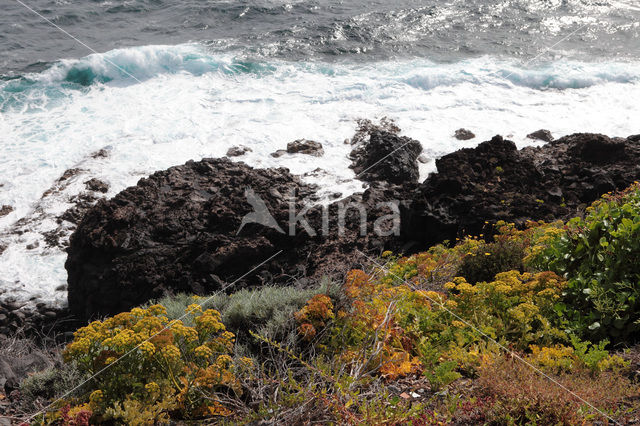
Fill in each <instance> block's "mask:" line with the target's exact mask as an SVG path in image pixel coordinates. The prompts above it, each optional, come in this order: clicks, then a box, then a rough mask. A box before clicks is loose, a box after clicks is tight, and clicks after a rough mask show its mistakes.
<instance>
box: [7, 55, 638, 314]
mask: <svg viewBox="0 0 640 426" xmlns="http://www.w3.org/2000/svg"><path fill="white" fill-rule="evenodd" d="M111 62H113V63H115V64H117V65H118V66H119V67H122V68H123V69H125V70H126V71H127V72H128V73H131V74H133V75H134V76H135V77H136V78H138V79H139V80H141V81H142V82H141V83H137V82H136V81H135V80H134V79H132V78H131V77H130V76H128V75H127V74H126V73H123V72H122V71H121V70H118V69H117V68H115V67H113V65H112V64H111ZM638 65H639V64H638V63H624V62H619V63H601V64H586V63H575V62H556V63H553V64H547V65H543V66H538V67H533V66H532V67H531V68H528V69H524V68H521V67H519V66H517V64H515V63H513V62H508V61H505V60H495V59H492V58H486V57H485V58H477V59H473V60H467V61H464V62H459V63H455V64H435V63H433V62H430V61H427V60H413V61H403V62H393V63H391V62H378V63H368V64H326V63H288V62H284V61H280V62H277V61H274V62H271V63H268V64H266V63H250V62H246V61H245V62H242V61H237V60H235V59H234V57H233V56H232V55H216V56H214V55H209V54H208V53H207V52H206V51H205V50H204V48H202V47H201V46H198V45H180V46H146V47H141V48H131V49H120V50H116V51H111V52H107V53H105V54H103V55H91V56H89V57H87V58H84V59H80V60H76V61H62V62H60V63H58V64H56V65H54V66H53V67H52V68H51V69H49V70H47V71H45V72H43V73H41V74H37V75H30V76H28V78H26V79H21V80H12V81H5V82H0V111H1V112H2V113H1V115H0V148H1V150H0V184H1V185H3V186H2V187H1V189H0V205H2V204H8V205H11V206H13V207H14V208H15V210H14V211H13V212H12V213H10V214H9V215H8V216H6V217H4V218H0V240H2V241H3V242H5V243H8V248H7V250H6V251H5V252H4V254H2V255H0V287H1V288H2V289H3V290H4V291H5V293H4V295H2V296H0V297H16V298H19V299H28V298H30V297H32V296H34V295H35V296H37V297H38V298H39V299H40V300H45V301H49V302H52V303H56V304H61V303H64V300H65V297H66V295H65V292H64V291H60V290H57V291H56V290H55V289H56V288H57V287H59V286H60V285H61V284H64V282H65V280H66V272H65V270H64V268H63V264H64V260H65V255H64V253H63V252H62V251H61V250H59V249H52V248H46V245H45V244H44V243H43V242H42V241H41V240H42V232H44V231H47V230H50V229H52V228H53V227H55V226H57V225H56V224H55V223H53V221H52V219H51V218H52V217H53V216H55V215H56V214H59V213H60V212H62V211H64V210H65V208H67V207H69V206H70V204H69V200H68V199H69V197H70V196H72V195H75V194H77V193H78V192H80V191H82V190H83V187H84V185H83V181H84V180H87V179H89V178H90V177H97V178H99V179H102V180H104V181H106V182H108V183H109V184H110V185H111V188H110V191H109V193H108V195H109V196H112V195H114V194H116V193H117V192H118V191H120V190H122V189H123V188H125V187H126V186H129V185H133V184H135V183H136V181H137V180H138V179H139V178H140V177H143V176H146V175H148V174H150V173H152V172H153V171H156V170H159V169H164V168H167V167H169V166H172V165H177V164H181V163H184V162H185V161H187V160H189V159H199V158H202V157H220V156H223V155H224V154H225V153H226V151H227V149H228V148H229V147H231V146H234V145H245V146H248V147H250V148H251V149H252V150H253V151H252V152H250V153H248V154H247V155H245V156H243V157H240V158H239V160H242V161H245V162H247V163H248V164H249V165H251V166H255V167H274V166H284V167H288V168H289V169H291V171H292V172H293V173H299V174H303V173H308V172H311V171H313V170H315V169H316V168H321V169H324V170H326V171H327V172H326V173H316V174H314V175H313V176H311V177H309V178H308V180H310V181H313V182H315V183H319V184H321V185H322V186H323V190H324V191H326V192H327V193H329V192H336V191H338V192H342V193H343V194H345V195H346V194H349V193H352V192H354V191H357V190H360V189H362V184H361V183H360V182H358V181H356V180H354V179H353V178H354V175H353V172H352V171H351V170H350V169H349V168H348V165H349V161H348V159H347V154H348V152H349V151H350V147H349V146H348V145H345V144H344V143H343V141H344V140H345V138H348V137H350V136H351V135H352V134H353V132H354V128H355V123H354V120H355V119H356V118H360V117H364V118H376V117H378V118H379V117H382V116H389V117H391V118H394V119H396V120H397V123H398V124H399V126H400V127H401V128H402V129H403V133H404V134H405V135H407V136H411V137H413V138H416V139H418V140H419V141H421V142H422V144H423V148H424V151H425V154H426V155H427V156H428V157H430V158H432V159H434V158H436V157H438V156H441V155H443V154H445V153H448V152H452V151H454V150H456V149H459V148H462V147H471V146H475V145H476V144H477V143H479V142H480V141H483V140H487V139H488V138H490V137H491V136H493V135H495V134H497V133H499V134H502V135H504V136H508V137H509V138H511V139H512V140H514V141H515V142H516V143H517V144H518V145H519V146H524V145H528V144H534V143H535V142H532V141H531V140H527V139H526V138H525V135H526V134H527V133H529V132H531V131H534V130H537V129H540V128H547V129H549V130H551V131H552V132H553V134H554V135H555V136H557V137H559V136H562V135H565V134H569V133H573V132H576V131H581V132H601V133H605V134H608V135H611V136H627V135H629V134H633V133H640V122H639V121H638V119H637V117H638V116H640V114H639V110H640V107H639V106H638V102H637V99H640V82H639V81H638V80H639V77H640V67H638ZM78 75H80V76H81V78H80V79H79V80H78V79H77V77H78ZM85 77H86V78H89V80H87V79H86V78H85ZM79 83H83V84H89V83H92V84H89V85H87V86H83V85H81V84H79ZM459 127H465V128H468V129H470V130H472V131H473V132H474V133H476V135H477V138H476V139H473V140H470V141H458V140H456V139H454V138H453V136H452V135H453V133H454V131H455V130H456V129H457V128H459ZM302 137H304V138H308V139H314V140H317V141H319V142H321V143H322V144H323V145H324V146H325V152H326V154H325V156H324V157H322V158H316V157H309V156H304V155H285V156H283V157H280V158H273V157H271V156H270V155H269V154H270V153H271V152H274V151H275V150H277V149H281V148H283V147H285V146H286V144H287V142H289V141H292V140H295V139H298V138H302ZM104 147H108V150H109V152H110V155H109V157H108V158H106V159H92V158H90V153H92V152H94V151H96V150H98V149H101V148H104ZM72 167H79V168H81V169H84V170H86V171H85V172H83V173H82V174H81V175H80V176H78V177H76V178H74V179H72V181H71V184H70V185H69V187H67V188H66V189H64V190H63V191H62V192H60V193H59V194H57V195H53V196H51V197H47V198H46V199H45V200H40V198H41V195H42V194H43V192H44V191H45V190H47V189H48V188H50V187H51V185H52V184H53V183H54V182H55V180H56V179H57V178H58V177H59V176H60V175H61V174H62V173H63V172H64V171H65V170H66V169H69V168H72ZM433 170H434V162H433V161H431V162H430V163H428V164H425V165H421V174H422V178H425V177H426V175H427V173H428V172H431V171H433ZM38 215H39V216H38ZM35 216H38V217H39V218H40V219H38V220H36V222H35V223H34V224H33V226H32V230H33V232H29V233H26V234H23V235H6V234H5V235H2V234H3V233H6V232H7V231H8V230H9V229H10V227H11V226H12V224H13V223H15V221H16V220H18V219H20V218H23V217H35ZM37 240H39V241H40V246H39V247H38V248H36V249H32V250H27V249H26V245H28V244H30V243H32V242H34V241H37ZM0 291H2V290H0Z"/></svg>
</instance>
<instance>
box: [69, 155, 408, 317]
mask: <svg viewBox="0 0 640 426" xmlns="http://www.w3.org/2000/svg"><path fill="white" fill-rule="evenodd" d="M314 193H315V188H314V187H313V186H310V185H306V184H304V183H302V182H301V181H300V180H299V178H298V177H295V176H293V175H291V174H290V173H289V172H288V170H286V169H252V168H251V167H249V166H247V165H246V164H244V163H235V162H232V161H230V160H228V159H204V160H202V161H198V162H194V161H190V162H188V163H186V164H185V165H182V166H176V167H172V168H170V169H168V170H164V171H160V172H157V173H154V174H153V175H151V176H150V177H149V178H146V179H141V180H140V181H139V182H138V184H137V185H136V186H134V187H130V188H128V189H126V190H124V191H122V192H121V193H119V194H118V195H117V196H116V197H114V198H113V199H111V200H109V201H100V202H98V204H97V205H96V206H95V207H94V208H93V209H92V210H91V211H89V212H88V213H87V214H86V215H85V217H84V218H83V220H82V222H81V223H80V224H79V225H78V228H77V230H76V232H75V233H74V234H73V236H72V238H71V241H70V247H69V249H68V259H67V262H66V265H65V267H66V269H67V271H68V284H69V287H68V292H69V296H68V297H69V309H70V311H71V312H72V314H74V315H75V316H76V317H77V318H79V319H83V320H85V319H89V318H92V317H97V316H100V315H108V314H114V313H117V312H121V311H124V310H127V309H130V308H131V307H133V306H136V305H138V304H141V303H144V302H146V301H148V300H149V299H151V298H156V297H161V296H163V295H166V294H176V293H179V292H189V293H196V294H208V293H211V292H212V291H215V290H219V289H221V288H222V287H224V286H225V284H226V283H234V282H235V280H239V281H238V282H235V283H234V285H233V290H237V289H238V288H241V287H243V286H249V285H260V284H266V283H273V282H278V283H284V282H287V281H288V280H290V278H291V277H296V276H297V277H300V276H309V275H312V274H314V273H315V272H317V271H321V272H322V273H326V272H330V271H328V269H331V268H337V267H338V266H339V265H340V264H341V262H345V259H348V257H349V254H352V253H353V252H354V250H355V248H360V249H362V250H368V249H369V248H370V247H376V248H377V250H378V251H379V250H381V249H382V247H383V246H384V242H385V241H386V239H388V238H389V237H382V238H379V239H378V238H377V237H376V236H375V234H373V229H372V226H373V225H374V219H375V218H374V217H371V218H368V219H369V221H368V222H367V221H365V222H364V225H365V233H364V234H365V235H364V236H360V235H359V231H360V228H359V226H360V223H361V222H360V219H359V218H360V216H359V214H360V212H359V211H358V209H356V208H350V209H347V208H344V209H343V214H342V216H343V217H344V222H345V223H346V225H345V227H344V228H343V231H344V232H342V233H339V232H338V230H337V222H338V219H337V218H339V217H340V213H339V212H338V210H339V209H340V208H341V207H340V206H341V205H342V206H347V205H348V203H350V202H359V203H360V204H359V205H361V206H365V210H367V211H369V210H371V211H373V210H374V209H375V208H376V204H377V203H378V202H379V200H384V199H385V197H388V198H390V197H393V196H395V194H396V193H395V192H394V191H389V190H386V189H385V188H384V187H383V186H381V187H380V188H378V187H376V188H375V189H372V190H370V191H368V192H367V193H365V194H361V195H356V196H354V197H351V198H348V199H346V200H342V201H340V202H336V203H334V204H333V205H332V206H331V207H330V208H329V209H328V210H327V214H326V216H327V217H329V218H331V220H330V223H329V222H326V225H325V222H323V216H324V215H323V210H322V208H321V207H316V208H314V209H310V210H305V205H306V203H307V202H308V201H309V200H312V199H313V197H314ZM372 193H375V196H372V195H371V194H372ZM294 194H295V197H294V198H292V197H291V196H292V195H294ZM291 200H293V201H291ZM383 210H384V209H382V210H381V211H380V216H384V215H386V214H388V213H387V212H385V211H383ZM292 216H293V217H292ZM297 216H299V218H298V219H296V217H297ZM323 225H324V226H323ZM325 228H326V229H325ZM280 251H282V252H281V253H280V254H278V255H277V256H275V257H274V258H273V259H272V260H270V261H268V262H267V263H266V264H264V265H261V263H262V262H264V261H266V260H268V259H269V258H270V257H271V256H273V255H275V254H277V253H278V252H280ZM254 267H257V269H256V270H255V271H252V268H254ZM247 273H248V274H247ZM245 274H247V275H246V276H245Z"/></svg>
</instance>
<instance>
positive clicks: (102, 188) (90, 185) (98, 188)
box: [84, 178, 109, 193]
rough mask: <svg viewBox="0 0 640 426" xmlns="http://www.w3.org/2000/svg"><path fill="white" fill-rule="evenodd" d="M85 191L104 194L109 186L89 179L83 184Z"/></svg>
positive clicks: (98, 180)
mask: <svg viewBox="0 0 640 426" xmlns="http://www.w3.org/2000/svg"><path fill="white" fill-rule="evenodd" d="M84 185H85V186H86V188H87V189H89V190H91V191H95V192H102V193H105V192H107V191H109V184H108V183H106V182H104V181H101V180H100V179H96V178H91V179H89V180H88V181H86V182H85V183H84Z"/></svg>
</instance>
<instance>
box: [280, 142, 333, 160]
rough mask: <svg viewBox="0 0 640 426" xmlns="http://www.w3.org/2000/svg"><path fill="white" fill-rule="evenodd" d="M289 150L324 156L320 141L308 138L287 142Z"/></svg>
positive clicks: (290, 151)
mask: <svg viewBox="0 0 640 426" xmlns="http://www.w3.org/2000/svg"><path fill="white" fill-rule="evenodd" d="M287 152H288V153H289V154H307V155H313V156H314V157H322V156H323V155H324V149H322V144H321V143H320V142H315V141H310V140H307V139H298V140H296V141H293V142H289V143H288V144H287Z"/></svg>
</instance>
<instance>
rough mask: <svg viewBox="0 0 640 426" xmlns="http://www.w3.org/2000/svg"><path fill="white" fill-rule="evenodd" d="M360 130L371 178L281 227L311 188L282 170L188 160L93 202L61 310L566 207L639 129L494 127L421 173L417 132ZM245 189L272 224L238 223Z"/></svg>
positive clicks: (579, 204) (474, 229)
mask: <svg viewBox="0 0 640 426" xmlns="http://www.w3.org/2000/svg"><path fill="white" fill-rule="evenodd" d="M361 139H362V140H361V141H359V144H357V146H356V147H355V149H354V151H353V152H352V160H353V168H354V170H355V171H356V173H359V174H360V175H359V176H358V177H359V178H360V179H362V180H365V181H367V182H368V183H369V188H368V189H367V190H366V191H364V193H362V194H355V195H353V196H351V197H347V198H345V199H341V200H338V201H335V202H333V203H330V204H329V206H328V207H326V208H322V207H321V206H319V205H315V206H313V207H310V208H308V210H306V212H305V214H304V223H303V221H298V222H296V223H294V227H293V228H292V230H293V231H295V232H293V233H292V235H289V234H290V233H289V232H287V231H288V230H289V229H287V226H286V224H287V221H289V220H290V219H291V216H290V214H291V210H293V211H294V212H296V214H297V213H299V212H301V211H305V209H306V207H305V206H308V205H309V204H313V203H314V202H315V201H317V197H316V196H315V189H316V188H314V187H313V186H311V185H307V184H304V183H303V182H302V181H301V180H300V178H299V177H297V176H294V175H291V174H290V173H289V172H288V170H286V169H252V168H251V167H249V166H247V165H245V164H244V163H241V162H232V161H230V160H228V159H204V160H201V161H197V162H196V161H190V162H188V163H186V164H185V165H183V166H176V167H172V168H170V169H168V170H165V171H161V172H157V173H154V174H153V175H151V176H150V177H149V178H146V179H142V180H140V182H139V183H138V185H136V186H134V187H130V188H128V189H126V190H124V191H122V192H121V193H120V194H118V195H117V196H116V197H114V198H113V199H111V200H101V201H99V202H98V203H97V204H96V206H95V207H94V208H92V209H91V210H90V211H89V212H88V213H87V214H86V215H85V216H84V218H83V220H82V221H81V222H80V223H79V225H78V228H77V230H76V232H75V233H74V234H73V236H72V237H71V241H70V246H69V248H68V260H67V262H66V269H67V271H68V275H69V308H70V311H71V313H72V314H73V315H74V316H76V317H77V318H79V319H81V320H83V321H86V320H89V319H90V318H92V317H95V316H97V315H107V314H114V313H117V312H120V311H123V310H126V309H129V308H131V307H133V306H135V305H137V304H140V303H143V302H145V301H147V300H149V299H151V298H157V297H160V296H163V295H166V294H175V293H178V292H191V293H196V294H207V293H211V292H212V291H216V290H218V289H220V288H222V287H223V285H225V283H230V282H233V281H234V280H237V279H238V278H241V279H240V280H239V282H237V283H235V284H234V289H236V290H237V289H238V288H242V287H248V286H256V285H264V284H267V283H268V284H276V285H277V284H284V283H285V282H289V281H290V280H291V279H292V277H295V278H297V279H300V278H302V279H303V281H302V282H304V279H314V278H317V277H318V276H319V275H322V274H327V273H332V272H338V271H340V270H345V269H348V268H349V267H350V266H353V264H354V263H355V264H357V262H358V260H356V259H355V256H354V254H355V253H356V249H357V250H361V251H363V252H364V253H370V254H379V253H380V252H381V251H383V250H386V249H392V250H395V251H404V252H409V251H417V250H420V249H424V248H426V247H428V246H429V245H431V244H434V243H437V242H441V241H444V240H450V241H452V240H454V239H455V238H456V237H458V236H461V235H466V234H475V235H477V234H484V235H485V236H486V237H490V235H491V232H492V230H491V224H492V223H495V221H498V220H506V221H513V222H516V223H517V224H520V225H522V224H524V222H525V221H526V220H547V221H550V220H555V219H563V218H567V217H569V216H572V215H576V214H577V213H579V212H580V211H581V209H583V208H584V207H585V206H586V205H587V204H588V203H590V202H592V201H594V200H595V199H596V198H598V197H599V196H600V195H602V194H604V193H606V192H609V191H614V190H620V189H623V188H625V187H627V186H628V185H630V184H631V183H632V182H634V181H635V180H637V179H638V178H639V177H640V143H638V137H637V136H632V137H629V138H609V137H607V136H604V135H598V134H574V135H570V136H567V137H563V138H560V139H558V140H555V141H552V142H550V143H548V144H546V145H544V146H543V147H540V148H525V149H521V150H518V149H517V148H516V146H515V144H514V143H513V142H511V141H508V140H505V139H504V138H502V137H500V136H496V137H494V138H493V139H491V140H490V141H487V142H483V143H481V144H480V145H479V146H478V147H476V148H472V149H463V150H460V151H457V152H454V153H452V154H449V155H446V156H444V157H442V158H440V159H438V160H437V161H436V165H437V169H438V172H437V173H433V174H431V175H430V176H429V177H428V178H427V179H426V180H425V181H424V182H422V183H420V182H418V174H417V167H418V163H417V162H418V160H417V158H418V156H419V155H420V151H421V148H420V144H419V142H418V141H414V140H411V139H409V138H404V137H400V136H398V135H397V134H396V133H394V132H393V131H388V130H385V129H381V128H372V129H370V131H369V132H368V134H367V137H364V138H361ZM248 189H249V190H251V191H253V194H254V196H255V197H257V198H259V199H260V200H261V201H262V202H263V203H264V204H263V205H264V206H265V208H266V209H267V211H268V213H270V214H271V216H272V219H273V220H274V222H272V223H271V225H269V224H268V223H267V224H266V225H265V223H262V224H257V223H246V224H244V225H246V226H243V218H245V216H246V215H249V214H251V213H252V212H254V211H255V207H256V206H255V205H253V206H252V205H251V204H250V202H248V200H249V195H248V193H247V190H248ZM293 193H295V194H296V196H295V200H294V201H290V199H289V196H290V194H293ZM389 202H393V203H395V204H396V205H397V208H398V210H399V215H400V219H401V220H400V232H399V235H382V236H381V235H376V234H375V233H374V232H373V230H374V226H375V225H376V221H377V220H378V219H380V218H381V217H384V216H385V215H389V214H390V210H389V209H386V210H385V209H382V210H380V208H379V207H380V205H381V204H384V203H389ZM291 203H293V204H291ZM353 205H358V206H363V207H364V209H365V211H366V214H367V219H366V222H365V224H364V226H365V227H366V232H364V233H362V232H360V231H361V229H360V227H361V226H363V225H362V223H361V222H360V217H361V216H360V215H361V214H362V211H358V209H355V208H347V206H353ZM341 209H342V210H343V213H342V214H343V215H344V222H345V224H344V227H341V228H339V227H338V226H337V223H336V222H335V221H332V220H329V221H328V224H325V222H323V218H325V217H326V216H325V215H327V216H328V217H330V218H336V217H339V215H340V214H341V213H340V210H341ZM391 210H392V209H391ZM274 225H275V226H274ZM387 226H388V227H389V226H391V225H390V224H387ZM325 228H326V229H325ZM239 230H240V231H239ZM310 230H311V231H312V232H309V231H310ZM320 230H322V231H324V232H319V231H320ZM361 234H364V235H361ZM280 250H281V251H282V252H281V253H280V254H279V255H278V256H276V257H275V258H274V259H273V260H271V261H269V262H267V263H266V264H264V265H261V262H263V261H264V260H265V259H268V258H270V257H271V256H272V255H274V254H276V253H278V252H279V251H280ZM349 262H352V263H349ZM258 265H260V267H259V268H258V270H256V271H255V272H253V273H251V274H249V275H247V276H243V274H245V273H246V272H247V271H250V270H251V269H252V268H253V267H256V266H258ZM338 273H339V272H338Z"/></svg>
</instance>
